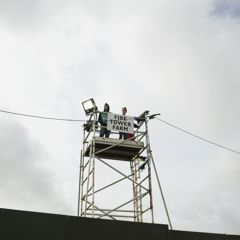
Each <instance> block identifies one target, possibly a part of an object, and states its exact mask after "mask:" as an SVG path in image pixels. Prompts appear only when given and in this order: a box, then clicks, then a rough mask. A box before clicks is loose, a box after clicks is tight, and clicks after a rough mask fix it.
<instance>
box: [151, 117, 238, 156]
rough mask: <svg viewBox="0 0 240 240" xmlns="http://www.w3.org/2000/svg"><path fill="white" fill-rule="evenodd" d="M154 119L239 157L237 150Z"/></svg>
mask: <svg viewBox="0 0 240 240" xmlns="http://www.w3.org/2000/svg"><path fill="white" fill-rule="evenodd" d="M155 119H157V120H158V121H160V122H163V123H165V124H167V125H169V126H171V127H173V128H175V129H178V130H179V131H182V132H184V133H186V134H189V135H191V136H193V137H196V138H198V139H200V140H202V141H205V142H208V143H210V144H212V145H215V146H217V147H220V148H223V149H225V150H228V151H230V152H234V153H236V154H239V155H240V152H239V151H237V150H234V149H232V148H229V147H225V146H223V145H220V144H218V143H215V142H213V141H210V140H208V139H206V138H203V137H200V136H198V135H196V134H194V133H191V132H189V131H187V130H185V129H183V128H180V127H178V126H176V125H173V124H171V123H169V122H166V121H164V120H162V119H160V118H157V117H156V118H155Z"/></svg>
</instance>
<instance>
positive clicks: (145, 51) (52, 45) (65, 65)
mask: <svg viewBox="0 0 240 240" xmlns="http://www.w3.org/2000/svg"><path fill="white" fill-rule="evenodd" d="M238 8H239V2H238V1H221V0H219V1H214V0H212V1H211V0H202V1H193V0H182V1H167V0H161V1H159V0H158V1H157V0H156V1H155V0H151V1H148V2H146V1H141V0H140V1H139V0H138V1H135V0H131V1H105V0H104V1H101V4H100V2H99V1H93V0H90V1H75V0H70V1H67V2H66V1H47V0H45V1H30V0H29V1H27V0H24V1H16V0H15V1H13V0H9V1H3V0H0V52H1V55H0V87H1V89H2V91H1V95H0V109H6V110H10V111H16V112H23V113H30V114H35V115H45V116H55V117H66V118H73V119H74V118H76V119H85V116H84V112H83V110H82V107H81V102H82V101H84V100H86V99H88V98H90V97H94V98H95V100H96V102H97V104H98V106H99V108H100V109H101V108H102V107H103V104H104V103H105V102H108V103H109V104H110V106H111V111H112V112H120V110H121V107H122V106H127V107H128V112H129V115H138V114H139V113H141V112H142V111H144V110H145V109H149V110H151V112H152V113H155V112H161V113H162V115H161V118H162V119H164V120H166V121H168V122H171V123H173V124H176V125H178V126H179V127H182V128H185V129H187V130H189V131H191V132H193V133H195V134H198V135H200V136H202V137H205V138H208V139H210V140H212V141H215V142H217V143H219V144H222V145H226V146H228V147H232V148H234V149H236V150H238V151H239V150H240V146H239V131H240V127H239V122H240V108H239V102H240V94H239V92H240V81H239V75H240V69H239V57H240V49H239V39H240V25H239V24H240V23H239V18H238V17H237V10H236V9H238ZM0 120H1V121H0V131H1V133H2V134H1V137H0V139H1V141H0V146H1V149H2V151H1V158H0V166H1V168H0V176H1V177H0V181H1V184H0V191H1V197H0V206H1V207H3V208H4V207H10V208H18V209H27V210H37V211H47V212H55V213H61V214H76V206H77V205H76V200H77V185H78V171H79V168H78V165H79V153H80V148H81V140H82V129H81V124H78V123H61V122H51V121H44V120H34V119H27V118H21V117H16V116H9V115H5V114H1V115H0ZM150 134H151V143H152V149H153V153H154V156H155V161H156V164H157V167H158V171H159V174H160V179H161V181H162V185H163V188H164V192H165V195H166V200H167V203H168V206H169V210H170V214H171V216H172V221H173V226H174V227H175V228H176V229H182V230H193V231H209V232H220V233H222V232H224V233H237V234H240V232H239V223H240V211H239V207H238V204H239V201H240V194H239V192H240V191H239V181H240V179H239V176H240V175H239V172H240V162H239V161H240V159H239V156H238V155H235V154H234V153H231V152H228V151H226V150H223V149H220V148H217V147H215V146H212V145H210V144H207V143H204V142H201V141H199V140H198V139H195V138H193V137H191V136H187V135H184V134H183V133H181V132H178V131H177V130H176V129H172V128H170V127H168V126H166V125H164V124H163V123H161V122H159V121H157V120H155V121H152V122H151V123H150ZM154 184H155V183H154ZM22 189H25V191H22ZM26 189H27V191H26ZM38 189H39V190H38ZM2 193H3V194H2ZM14 194H17V196H18V198H17V199H16V200H15V198H14V197H13V196H14ZM154 199H155V206H156V211H157V213H156V219H157V222H161V223H166V218H165V216H164V213H163V208H162V206H161V205H160V204H159V203H160V197H159V193H158V190H157V186H156V184H155V190H154Z"/></svg>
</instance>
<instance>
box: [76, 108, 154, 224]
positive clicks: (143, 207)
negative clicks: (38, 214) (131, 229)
mask: <svg viewBox="0 0 240 240" xmlns="http://www.w3.org/2000/svg"><path fill="white" fill-rule="evenodd" d="M99 113H100V112H98V111H97V110H96V109H94V111H93V113H92V114H91V115H90V118H89V120H88V121H87V123H85V124H84V125H83V143H82V150H81V156H80V174H79V195H78V216H81V217H92V218H107V219H112V220H130V221H134V222H151V223H154V215H153V200H152V181H151V174H152V173H151V164H152V160H153V159H152V154H151V148H150V141H149V135H148V121H149V118H148V111H145V112H144V113H143V114H141V115H140V117H137V118H134V120H135V121H136V122H137V128H136V129H135V131H134V135H133V136H132V137H131V138H128V139H125V140H122V139H121V140H120V139H118V134H119V132H117V131H112V132H111V135H110V137H109V138H103V137H99V126H98V121H97V120H98V114H99ZM101 127H102V126H101ZM116 163H117V165H114V164H116ZM99 164H101V165H104V166H105V167H107V168H108V169H110V170H111V171H113V172H114V173H115V174H116V173H117V174H118V175H119V178H118V179H112V180H111V181H109V182H108V183H107V184H105V185H103V186H98V179H97V178H98V177H97V176H98V174H97V173H99V172H98V171H100V168H98V165H99ZM120 165H124V168H120ZM104 174H105V173H104V172H102V173H101V174H99V175H101V176H104ZM109 178H111V174H109V173H108V179H109ZM123 182H128V185H126V186H128V188H131V189H128V190H129V191H128V190H127V189H125V188H123V187H122V185H121V187H119V184H122V183H123ZM129 183H130V184H129ZM112 190H114V191H113V193H112V195H111V191H112ZM104 192H107V194H106V197H104ZM116 192H118V194H116ZM99 195H101V197H99ZM125 195H126V196H125ZM122 196H124V197H125V198H127V199H124V200H123V201H122V202H120V203H118V204H116V205H115V206H111V207H109V206H110V204H108V203H109V201H111V202H112V203H115V202H117V201H115V200H114V199H116V200H118V201H120V200H121V199H122ZM104 204H105V205H106V204H107V206H104Z"/></svg>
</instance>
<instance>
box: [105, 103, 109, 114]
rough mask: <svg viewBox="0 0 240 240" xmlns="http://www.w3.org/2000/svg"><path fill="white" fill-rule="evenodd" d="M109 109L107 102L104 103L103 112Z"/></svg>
mask: <svg viewBox="0 0 240 240" xmlns="http://www.w3.org/2000/svg"><path fill="white" fill-rule="evenodd" d="M109 111H110V107H109V105H108V104H107V103H105V104H104V112H109Z"/></svg>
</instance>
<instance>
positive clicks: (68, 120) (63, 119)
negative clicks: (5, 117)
mask: <svg viewBox="0 0 240 240" xmlns="http://www.w3.org/2000/svg"><path fill="white" fill-rule="evenodd" d="M0 112H2V113H7V114H13V115H18V116H22V117H31V118H40V119H45V120H56V121H67V122H86V120H81V119H68V118H55V117H45V116H37V115H30V114H24V113H17V112H10V111H5V110H1V109H0Z"/></svg>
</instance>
